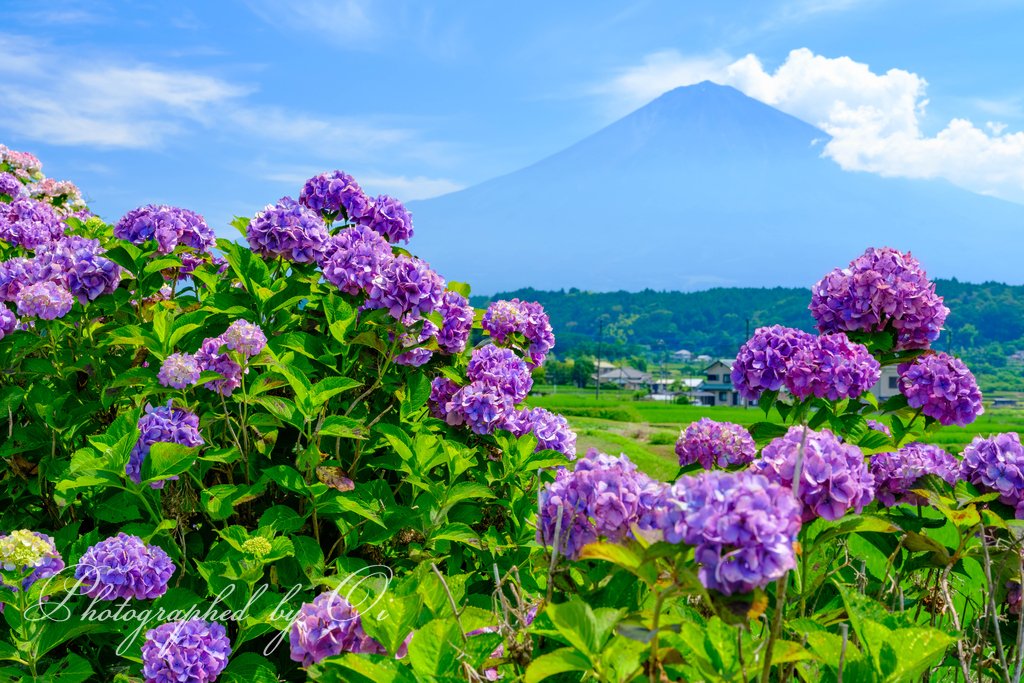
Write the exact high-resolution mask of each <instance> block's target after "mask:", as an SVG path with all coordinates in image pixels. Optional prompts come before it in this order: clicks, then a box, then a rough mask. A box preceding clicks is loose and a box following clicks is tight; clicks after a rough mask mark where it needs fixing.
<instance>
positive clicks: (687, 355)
mask: <svg viewBox="0 0 1024 683" xmlns="http://www.w3.org/2000/svg"><path fill="white" fill-rule="evenodd" d="M672 359H673V360H675V361H676V362H679V363H689V362H690V361H691V360H693V351H689V350H687V349H679V350H678V351H673V352H672Z"/></svg>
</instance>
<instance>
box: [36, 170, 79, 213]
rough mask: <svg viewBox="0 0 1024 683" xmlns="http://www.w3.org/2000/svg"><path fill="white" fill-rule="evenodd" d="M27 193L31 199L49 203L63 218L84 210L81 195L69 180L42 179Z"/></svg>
mask: <svg viewBox="0 0 1024 683" xmlns="http://www.w3.org/2000/svg"><path fill="white" fill-rule="evenodd" d="M29 191H30V193H31V195H32V196H33V197H35V198H36V199H40V200H42V201H45V202H47V203H49V204H50V205H52V206H53V207H54V208H55V209H56V210H57V211H58V212H59V213H61V214H63V215H65V216H67V215H72V214H74V213H76V212H79V211H83V210H85V200H84V199H82V193H81V191H80V190H79V189H78V187H77V186H76V185H75V184H74V183H73V182H71V181H70V180H54V179H53V178H43V179H42V180H40V181H39V182H37V183H33V184H32V185H31V187H30V188H29Z"/></svg>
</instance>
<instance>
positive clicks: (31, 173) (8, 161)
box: [0, 145, 43, 180]
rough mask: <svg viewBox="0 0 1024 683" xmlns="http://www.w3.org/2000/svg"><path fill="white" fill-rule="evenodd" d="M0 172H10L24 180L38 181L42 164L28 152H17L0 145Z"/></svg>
mask: <svg viewBox="0 0 1024 683" xmlns="http://www.w3.org/2000/svg"><path fill="white" fill-rule="evenodd" d="M0 170H9V171H12V172H13V173H14V174H15V175H16V176H18V177H19V178H24V179H25V180H29V179H38V178H39V176H40V174H41V173H42V171H43V162H41V161H39V159H38V158H37V157H36V156H35V155H34V154H30V153H29V152H19V151H17V150H14V149H11V148H10V147H7V146H6V145H0Z"/></svg>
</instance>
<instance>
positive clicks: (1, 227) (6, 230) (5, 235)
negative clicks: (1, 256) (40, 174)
mask: <svg viewBox="0 0 1024 683" xmlns="http://www.w3.org/2000/svg"><path fill="white" fill-rule="evenodd" d="M63 234H64V223H63V221H61V218H60V216H59V215H57V212H56V211H54V209H53V207H52V206H50V205H49V204H44V203H43V202H40V201H36V200H35V199H30V198H27V197H24V198H22V199H16V200H14V201H13V202H11V203H10V204H0V240H6V241H7V242H10V243H11V244H14V245H17V246H20V247H24V248H25V249H35V248H37V247H39V246H41V245H43V244H46V243H48V242H52V241H54V240H55V239H57V238H59V237H60V236H61V235H63Z"/></svg>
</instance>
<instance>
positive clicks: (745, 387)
mask: <svg viewBox="0 0 1024 683" xmlns="http://www.w3.org/2000/svg"><path fill="white" fill-rule="evenodd" d="M813 339H814V336H813V335H810V334H808V333H807V332H804V331H803V330H797V329H794V328H792V327H782V326H781V325H772V326H771V327H759V328H758V329H756V330H754V336H752V337H751V338H750V339H749V340H748V341H747V342H746V343H745V344H743V346H741V347H740V350H739V353H737V354H736V360H735V361H733V364H732V373H731V378H732V384H733V386H734V387H735V388H736V391H738V392H739V393H740V395H741V396H742V397H743V398H745V399H747V400H749V401H756V400H757V399H758V398H760V397H761V394H762V393H764V392H766V391H778V390H779V389H780V388H782V385H783V384H784V383H785V381H786V372H787V371H788V368H789V361H790V359H791V358H792V357H793V354H794V353H796V351H797V349H799V348H801V347H802V346H805V345H807V344H808V343H810V342H811V340H813Z"/></svg>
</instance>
